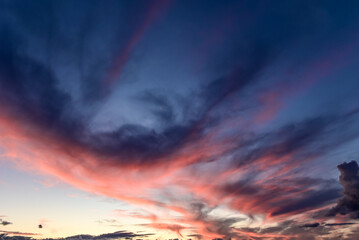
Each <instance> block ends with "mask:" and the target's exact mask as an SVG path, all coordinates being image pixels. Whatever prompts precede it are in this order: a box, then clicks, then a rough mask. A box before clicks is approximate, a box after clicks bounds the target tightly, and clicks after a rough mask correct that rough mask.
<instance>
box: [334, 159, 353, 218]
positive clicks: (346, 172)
mask: <svg viewBox="0 0 359 240" xmlns="http://www.w3.org/2000/svg"><path fill="white" fill-rule="evenodd" d="M338 169H339V171H340V184H341V185H342V186H343V188H344V191H343V195H344V196H343V197H342V198H341V199H339V201H338V203H337V205H336V206H335V207H334V208H332V209H331V210H330V211H329V212H328V215H329V216H335V215H336V214H341V215H347V214H349V215H350V217H351V218H353V219H359V166H358V163H357V162H356V161H351V162H349V163H347V162H344V163H342V164H340V165H338Z"/></svg>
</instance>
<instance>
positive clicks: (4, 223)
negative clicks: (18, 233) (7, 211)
mask: <svg viewBox="0 0 359 240" xmlns="http://www.w3.org/2000/svg"><path fill="white" fill-rule="evenodd" d="M0 224H1V225H3V226H6V225H9V224H12V222H9V221H5V220H2V219H0Z"/></svg>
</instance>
